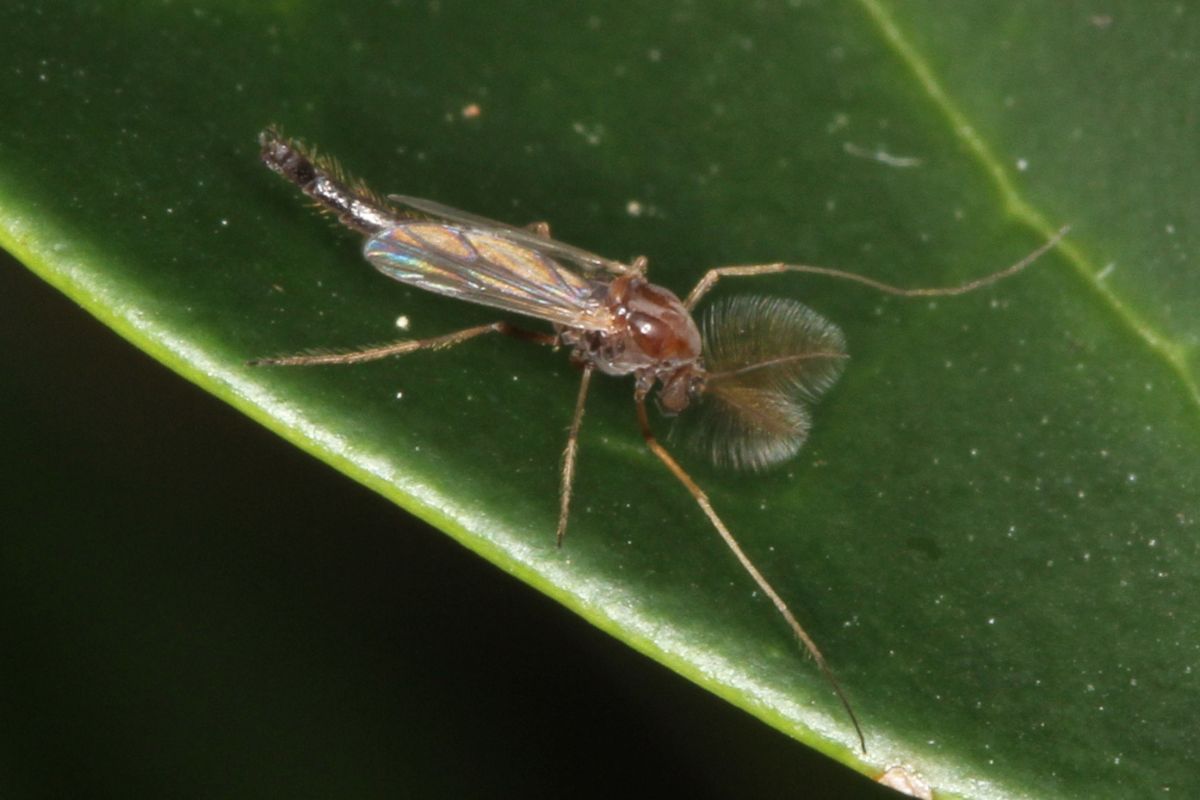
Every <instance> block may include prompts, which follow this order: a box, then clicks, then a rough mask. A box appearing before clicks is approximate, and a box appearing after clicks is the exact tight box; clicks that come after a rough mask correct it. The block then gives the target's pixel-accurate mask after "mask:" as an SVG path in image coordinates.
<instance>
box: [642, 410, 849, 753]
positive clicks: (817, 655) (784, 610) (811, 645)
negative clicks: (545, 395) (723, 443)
mask: <svg viewBox="0 0 1200 800" xmlns="http://www.w3.org/2000/svg"><path fill="white" fill-rule="evenodd" d="M634 400H635V401H636V403H637V415H638V423H639V424H640V425H641V428H642V438H644V439H645V440H646V446H647V447H649V448H650V451H651V452H652V453H654V455H656V456H658V460H659V461H661V462H663V464H665V465H666V467H667V469H669V470H670V471H671V474H672V475H674V476H675V478H676V479H677V480H678V481H679V482H680V483H682V484H683V486H684V488H686V489H687V490H688V492H689V493H690V494H691V495H692V499H694V500H695V501H696V504H697V505H698V506H700V510H701V511H703V512H704V515H705V516H706V517H708V521H709V522H711V523H712V526H713V527H714V528H716V530H717V533H718V534H720V536H721V539H723V540H724V542H725V544H726V546H728V547H729V549H730V550H732V551H733V554H734V556H736V557H737V560H738V561H739V562H740V563H741V565H742V568H743V569H744V570H746V572H747V573H749V574H750V577H751V578H753V579H754V582H755V583H756V584H758V588H759V589H761V590H762V592H763V594H765V595H766V596H767V597H769V598H770V599H771V602H772V603H773V604H774V605H775V609H776V610H777V611H778V612H779V613H780V615H781V616H782V617H783V619H784V620H785V621H786V622H787V624H788V627H789V628H791V629H792V633H794V634H795V635H796V638H797V639H799V640H800V643H801V644H802V645H803V646H804V649H805V650H807V651H808V654H809V655H811V656H812V658H813V661H816V662H817V666H818V667H819V668H820V670H821V673H822V674H823V675H824V676H825V678H826V680H828V681H829V684H830V685H831V686H832V687H833V691H834V692H835V693H836V694H837V696H838V700H840V701H841V702H842V707H843V708H845V709H846V713H847V714H848V715H849V716H850V722H851V723H853V725H854V731H855V733H857V734H858V743H859V746H860V747H861V748H862V752H863V753H864V754H865V753H866V752H867V741H866V738H865V737H864V736H863V732H862V728H861V727H860V726H859V724H858V718H857V717H856V716H854V710H853V709H852V708H851V707H850V701H849V700H847V699H846V695H845V694H844V693H843V692H842V687H841V685H840V684H839V683H838V682H837V678H835V677H833V671H832V670H830V669H829V665H828V664H827V663H826V662H825V656H823V655H821V650H820V649H819V648H818V647H817V643H816V642H814V641H813V640H812V637H810V636H809V635H808V633H807V631H805V630H804V628H803V627H802V626H801V625H800V623H799V621H797V620H796V616H795V615H794V614H793V613H792V611H791V609H790V608H788V606H787V603H785V602H783V598H782V597H780V596H779V593H778V592H776V591H775V588H774V587H773V586H771V584H770V583H768V582H767V579H766V578H765V577H763V574H762V573H761V572H759V571H758V568H757V567H755V566H754V562H752V561H751V560H750V557H749V556H747V555H746V553H745V551H743V550H742V548H741V545H739V544H738V543H737V540H736V539H734V538H733V534H732V533H730V532H729V528H727V527H725V523H724V522H722V521H721V518H720V517H718V516H717V512H716V511H715V510H714V509H713V507H712V503H710V502H709V500H708V496H707V495H706V494H705V493H704V490H702V489H701V488H700V487H699V486H698V485H697V484H696V482H695V481H693V480H692V477H691V476H690V475H688V474H687V473H686V472H684V470H683V467H681V466H679V462H677V461H676V460H675V459H674V458H673V457H672V456H671V454H670V453H668V452H667V450H666V448H664V447H663V446H662V445H661V444H659V443H658V440H657V439H656V438H655V437H654V432H653V431H652V430H651V429H650V420H649V417H648V416H647V415H646V396H645V393H644V392H642V391H638V392H637V393H636V394H635V396H634Z"/></svg>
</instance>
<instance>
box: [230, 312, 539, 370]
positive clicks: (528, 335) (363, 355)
mask: <svg viewBox="0 0 1200 800" xmlns="http://www.w3.org/2000/svg"><path fill="white" fill-rule="evenodd" d="M487 333H503V334H505V335H506V336H513V337H516V338H518V339H525V340H527V341H532V342H537V343H538V344H548V345H555V344H557V343H558V337H556V336H553V335H552V334H549V333H538V332H536V331H527V330H524V329H522V328H518V327H516V326H515V325H510V324H509V323H507V322H493V323H491V324H490V325H478V326H476V327H474V328H466V329H464V330H461V331H455V332H454V333H447V334H444V335H442V336H434V337H431V338H429V339H404V340H402V341H399V342H391V343H389V344H383V345H378V346H377V347H368V348H365V349H362V350H351V351H349V352H343V353H312V354H309V353H301V354H299V355H293V356H275V357H272V358H256V359H254V360H253V361H249V362H247V363H248V364H249V365H250V366H253V367H263V366H270V367H295V366H312V365H314V364H361V363H363V362H364V361H376V360H378V359H381V358H388V357H389V356H402V355H406V354H408V353H412V352H415V351H417V350H443V349H445V348H447V347H454V345H456V344H462V343H463V342H465V341H467V340H468V339H474V338H475V337H476V336H483V335H484V334H487Z"/></svg>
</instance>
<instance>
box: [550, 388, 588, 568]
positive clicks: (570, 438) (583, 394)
mask: <svg viewBox="0 0 1200 800" xmlns="http://www.w3.org/2000/svg"><path fill="white" fill-rule="evenodd" d="M592 369H593V367H592V365H591V364H585V365H584V367H583V377H582V378H580V381H579V395H578V396H577V397H576V399H575V415H574V416H573V417H572V418H571V429H570V431H569V432H568V433H567V446H566V448H564V449H563V465H562V480H561V482H560V483H559V489H558V530H557V531H556V532H555V541H556V542H557V544H558V546H559V547H562V543H563V537H564V536H566V535H567V520H568V519H569V518H570V516H571V488H572V487H573V485H574V483H575V457H576V456H577V455H578V454H579V428H580V427H581V426H582V425H583V409H584V406H585V404H586V403H587V393H588V383H589V382H590V381H591V379H592Z"/></svg>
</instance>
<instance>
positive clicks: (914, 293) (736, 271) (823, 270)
mask: <svg viewBox="0 0 1200 800" xmlns="http://www.w3.org/2000/svg"><path fill="white" fill-rule="evenodd" d="M1069 230H1070V226H1069V225H1066V226H1063V227H1062V228H1060V229H1059V230H1058V232H1057V233H1055V234H1054V235H1053V236H1051V237H1050V238H1049V239H1048V240H1047V241H1046V242H1045V243H1044V244H1043V245H1042V246H1041V247H1038V248H1037V249H1036V250H1034V251H1033V252H1032V253H1030V254H1029V255H1027V256H1025V257H1024V258H1022V259H1021V260H1020V261H1018V262H1016V263H1015V264H1012V265H1010V266H1007V267H1005V268H1004V269H1002V270H999V271H997V272H993V273H991V274H990V275H984V276H983V277H982V278H976V279H975V280H971V281H967V282H966V283H962V284H959V285H957V286H938V287H933V288H924V289H904V288H901V287H899V286H892V285H891V284H888V283H883V282H882V281H877V280H874V279H872V278H868V277H866V276H865V275H859V274H857V273H854V272H846V271H845V270H840V269H831V268H829V267H812V266H808V265H807V264H782V263H780V264H751V265H748V266H737V267H716V268H714V269H710V270H709V271H708V272H706V273H704V277H703V278H701V279H700V282H699V283H697V284H696V286H695V288H693V289H692V291H691V292H689V293H688V296H687V299H686V300H684V301H683V305H684V307H685V308H687V309H688V310H689V311H691V310H692V309H694V308H695V307H696V303H698V302H700V298H701V297H703V296H704V295H706V294H708V292H709V290H710V289H712V288H713V286H715V285H716V283H717V281H718V280H720V279H721V278H722V277H730V278H732V277H735V276H740V277H748V276H751V275H778V274H780V273H782V272H802V273H806V274H809V275H824V276H826V277H829V278H841V279H843V280H848V281H853V282H855V283H861V284H863V285H864V286H869V287H871V288H872V289H877V290H879V291H881V292H884V293H885V294H892V295H897V296H899V297H947V296H951V295H956V294H966V293H967V292H973V291H975V290H976V289H982V288H983V287H984V286H987V285H989V284H992V283H995V282H996V281H1000V280H1003V279H1005V278H1007V277H1009V276H1010V275H1015V274H1016V273H1018V272H1020V271H1021V270H1023V269H1025V268H1026V267H1028V266H1029V265H1030V264H1032V263H1033V262H1034V261H1036V260H1037V259H1038V258H1039V257H1041V256H1042V255H1043V254H1044V253H1045V252H1046V251H1047V250H1050V249H1051V248H1053V247H1054V246H1055V245H1057V244H1058V243H1059V242H1060V241H1062V238H1063V237H1064V236H1066V235H1067V231H1069Z"/></svg>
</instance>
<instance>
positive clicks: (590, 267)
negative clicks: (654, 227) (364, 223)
mask: <svg viewBox="0 0 1200 800" xmlns="http://www.w3.org/2000/svg"><path fill="white" fill-rule="evenodd" d="M388 200H391V201H393V202H395V203H399V204H400V205H403V206H407V207H408V208H411V209H413V210H414V211H418V212H420V213H422V214H428V215H429V216H431V217H437V218H438V219H443V220H446V221H447V222H451V223H455V224H456V225H461V226H464V227H467V228H475V229H478V230H482V231H492V232H495V233H500V234H502V235H503V236H504V238H506V239H508V240H509V241H511V242H513V243H515V244H521V245H524V246H526V247H528V248H529V249H530V250H535V251H537V252H539V253H543V254H545V255H547V256H549V257H550V258H555V259H561V260H563V261H566V262H569V263H571V264H574V265H575V266H577V267H579V268H580V269H582V270H583V271H584V272H611V273H613V274H615V275H627V274H629V273H631V272H633V270H632V269H631V268H630V267H628V266H626V265H625V264H622V263H621V262H619V261H613V260H611V259H608V258H604V257H603V256H598V255H596V254H595V253H589V252H588V251H587V250H584V249H582V248H579V247H575V246H574V245H569V244H567V243H566V242H560V241H558V240H557V239H549V238H547V237H545V236H539V235H537V234H536V233H534V232H533V231H531V230H529V229H528V228H518V227H516V226H514V225H507V224H505V223H503V222H497V221H496V220H494V219H488V218H487V217H481V216H479V215H478V214H472V213H470V212H469V211H460V210H458V209H457V208H451V207H450V206H447V205H442V204H441V203H439V202H437V201H435V200H426V199H425V198H422V197H409V196H408V195H403V194H389V195H388Z"/></svg>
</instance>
